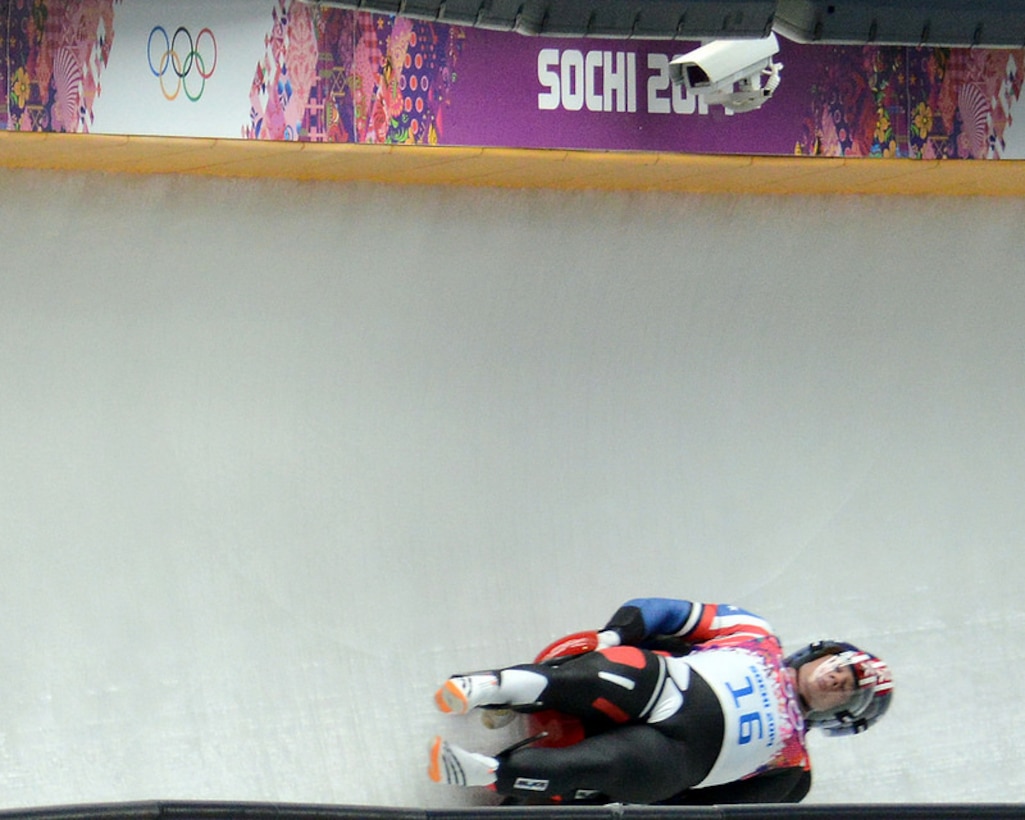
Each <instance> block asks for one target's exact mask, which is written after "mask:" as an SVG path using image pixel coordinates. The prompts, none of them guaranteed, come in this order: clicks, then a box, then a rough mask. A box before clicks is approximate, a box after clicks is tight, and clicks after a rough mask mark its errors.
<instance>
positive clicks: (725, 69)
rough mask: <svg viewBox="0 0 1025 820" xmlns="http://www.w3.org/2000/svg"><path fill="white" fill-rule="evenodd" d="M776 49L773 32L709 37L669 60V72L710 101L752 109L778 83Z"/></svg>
mask: <svg viewBox="0 0 1025 820" xmlns="http://www.w3.org/2000/svg"><path fill="white" fill-rule="evenodd" d="M778 52H779V41H778V40H777V39H776V35H775V34H770V35H769V36H768V37H765V38H763V39H761V40H713V41H712V42H710V43H706V44H705V45H703V46H701V47H700V48H696V49H694V50H693V51H689V52H687V53H686V54H684V55H683V56H682V57H677V58H676V59H675V60H673V61H672V62H671V63H670V64H669V76H670V78H671V79H672V81H673V82H674V83H676V84H677V85H683V86H685V87H686V89H687V93H688V94H691V93H693V94H696V95H698V96H701V97H703V98H704V100H705V102H706V103H708V104H710V105H715V104H719V105H722V106H723V107H725V108H726V109H728V110H730V111H736V112H741V111H752V110H754V109H755V108H760V107H761V106H762V105H763V104H764V103H765V102H766V101H767V100H768V99H769V98H770V97H771V96H772V93H773V92H774V91H775V90H776V88H777V86H779V72H780V71H781V70H782V68H783V64H782V63H775V62H773V61H772V58H773V57H774V56H775V55H776V54H777V53H778Z"/></svg>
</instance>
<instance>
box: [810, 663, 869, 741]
mask: <svg viewBox="0 0 1025 820" xmlns="http://www.w3.org/2000/svg"><path fill="white" fill-rule="evenodd" d="M866 671H867V670H866V669H865V668H864V655H863V653H860V652H840V653H837V654H835V655H826V656H825V657H824V658H822V661H821V663H818V664H816V665H815V666H814V668H813V669H810V670H809V672H810V674H809V676H808V680H807V684H806V694H805V699H806V700H807V702H808V706H809V711H808V714H807V716H806V717H807V719H808V720H809V721H811V722H813V723H815V722H821V721H826V720H830V719H833V718H843V717H849V718H857V717H858V716H859V715H860V714H861V713H862V712H863V711H864V710H865V708H866V707H867V706H868V704H869V702H870V701H871V700H872V694H873V692H874V691H875V676H874V675H870V674H866Z"/></svg>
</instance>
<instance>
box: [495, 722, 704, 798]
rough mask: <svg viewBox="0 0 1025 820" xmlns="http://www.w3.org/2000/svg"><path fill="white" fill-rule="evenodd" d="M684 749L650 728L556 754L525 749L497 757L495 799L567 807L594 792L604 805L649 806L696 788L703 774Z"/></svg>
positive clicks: (627, 729)
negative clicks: (547, 802) (608, 802)
mask: <svg viewBox="0 0 1025 820" xmlns="http://www.w3.org/2000/svg"><path fill="white" fill-rule="evenodd" d="M693 757H694V755H693V754H692V753H691V752H690V749H689V747H688V744H686V743H684V742H682V741H679V740H673V739H671V738H669V737H666V735H664V734H662V732H660V731H659V730H658V729H656V728H654V727H653V726H650V725H645V724H637V725H631V726H623V727H620V728H617V729H613V730H610V731H608V732H604V733H602V734H599V735H594V736H592V737H589V738H586V739H584V740H582V741H581V742H580V743H577V744H575V745H573V746H566V747H564V748H558V749H548V748H533V747H527V748H522V749H517V750H515V751H513V752H511V753H509V754H508V755H505V756H499V758H498V768H497V771H496V775H497V780H496V782H495V788H496V790H497V791H498V792H499V793H500V794H505V795H514V796H519V797H528V798H538V797H541V798H547V799H556V800H561V801H564V802H566V803H571V802H572V801H574V800H576V799H579V798H581V797H583V796H586V795H587V794H588V793H590V792H599V793H601V794H603V795H605V796H606V797H607V798H608V799H609V800H614V801H618V802H625V803H651V802H654V801H656V800H664V799H666V798H669V797H671V796H673V795H674V794H677V793H679V792H680V791H682V790H684V789H688V788H690V787H691V786H693V785H695V784H696V783H697V782H699V779H700V778H701V777H702V776H703V773H704V772H705V771H706V770H707V764H706V762H705V761H703V760H695V759H692V758H693Z"/></svg>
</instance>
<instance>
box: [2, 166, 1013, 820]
mask: <svg viewBox="0 0 1025 820" xmlns="http://www.w3.org/2000/svg"><path fill="white" fill-rule="evenodd" d="M0 183H2V190H3V198H2V203H0V248H2V250H3V256H4V272H3V274H2V276H0V340H2V348H0V349H2V367H0V392H2V395H3V396H4V399H3V402H2V403H0V453H2V458H0V481H2V486H3V492H2V493H0V554H2V557H3V572H2V573H0V612H2V617H0V653H2V658H3V663H2V666H3V669H4V675H3V685H2V696H0V793H2V794H3V798H2V802H3V804H4V806H5V807H8V808H10V807H20V806H35V805H51V804H64V803H78V802H91V801H125V800H142V799H157V798H166V799H217V800H221V799H224V800H273V801H310V802H328V803H351V804H380V805H391V806H413V805H421V806H445V805H460V804H463V803H467V802H472V801H473V800H480V799H482V800H484V801H485V802H486V800H487V799H486V798H481V797H480V795H469V794H467V793H464V792H457V791H450V790H448V789H445V788H441V787H435V786H433V785H432V784H430V783H428V782H427V780H426V777H425V774H424V762H425V761H424V756H425V749H426V743H427V740H428V738H429V737H430V736H431V735H432V734H433V733H435V732H437V731H439V730H444V731H446V732H447V733H449V734H450V735H451V736H453V737H455V738H458V739H461V740H463V741H465V742H467V743H469V744H471V745H474V746H476V747H478V748H481V749H485V750H495V749H497V748H499V747H500V746H501V745H503V744H504V743H505V742H507V740H508V739H509V737H510V734H511V733H510V732H508V731H506V732H502V733H498V735H494V734H489V733H488V732H486V731H485V730H484V729H483V728H482V727H481V726H479V724H477V723H476V722H475V721H474V720H461V721H458V720H457V721H453V720H451V719H449V720H445V719H443V718H442V716H440V715H437V714H435V712H434V711H433V709H432V705H431V700H430V696H431V693H432V692H433V689H434V687H435V686H436V684H437V682H438V681H439V680H440V679H441V678H443V677H444V676H446V675H447V674H449V673H450V672H454V671H459V670H466V669H468V668H477V667H481V666H488V665H496V664H502V663H509V662H514V661H519V660H524V659H526V658H528V657H529V656H531V655H533V653H534V651H535V650H536V649H538V648H539V647H540V646H541V645H543V644H544V643H546V642H547V641H548V640H549V639H551V638H553V637H555V636H556V635H558V634H561V633H564V632H567V631H570V630H575V629H579V628H585V627H590V626H597V625H600V624H601V623H602V622H603V620H604V618H605V617H606V616H607V615H608V614H610V613H611V611H612V610H613V609H614V608H615V606H616V605H617V604H618V603H619V602H620V601H621V600H623V599H625V598H627V597H631V596H635V595H671V596H681V597H693V598H697V599H702V600H712V601H728V602H736V603H739V604H742V605H745V606H747V607H748V608H751V609H753V610H756V611H758V612H760V613H762V614H764V615H765V616H767V617H768V618H769V619H770V620H771V621H772V622H773V623H774V625H775V626H776V627H777V628H778V630H779V631H780V632H781V634H782V635H783V637H784V639H785V641H786V643H787V644H788V645H789V646H791V647H796V646H798V645H799V644H801V643H802V642H806V641H809V640H811V639H813V638H817V637H831V636H837V637H842V638H845V639H848V640H852V641H855V642H859V643H863V644H864V645H866V646H868V647H870V648H872V649H873V650H875V651H877V652H879V653H880V654H882V655H884V656H885V657H886V658H887V659H888V660H890V662H891V663H892V665H893V668H894V670H895V673H896V675H897V682H898V692H897V697H896V701H895V706H894V708H893V710H892V713H891V714H890V715H889V716H888V718H887V720H886V721H885V722H884V723H883V724H881V725H880V726H879V727H878V728H877V729H874V730H873V731H872V732H870V733H869V734H868V735H865V736H862V737H858V738H854V739H846V740H827V739H825V738H818V737H816V738H815V739H814V742H813V746H812V751H813V755H814V761H815V764H816V785H815V787H814V789H813V792H812V795H811V798H810V799H812V800H815V801H818V802H836V801H875V802H878V801H883V802H887V801H983V800H985V801H1003V800H1022V799H1023V797H1025V773H1023V771H1022V767H1021V766H1020V759H1021V755H1022V751H1023V749H1022V740H1021V733H1020V731H1019V730H1018V728H1016V727H1017V726H1018V724H1019V723H1020V715H1019V714H1018V708H1017V706H1016V705H1015V704H1016V703H1017V700H1018V699H1017V697H1016V691H1017V682H1016V681H1017V678H1018V677H1019V675H1018V672H1019V669H1018V667H1019V666H1020V663H1021V660H1022V656H1023V653H1025V650H1022V648H1021V646H1022V643H1021V639H1020V636H1021V630H1022V626H1023V624H1025V617H1023V614H1022V613H1023V607H1022V604H1021V580H1020V579H1021V573H1022V560H1023V559H1022V558H1021V554H1022V553H1021V549H1022V546H1023V543H1022V542H1023V540H1025V505H1023V504H1022V487H1023V483H1022V476H1023V474H1025V436H1023V433H1022V419H1023V418H1025V357H1023V350H1025V323H1023V317H1025V278H1023V277H1022V275H1021V257H1022V252H1023V249H1025V239H1023V238H1022V233H1021V225H1022V224H1023V220H1025V204H1023V203H1022V202H1021V201H1019V200H996V199H994V200H987V199H970V200H968V199H959V200H945V199H922V200H918V199H907V198H894V199H873V198H820V199H782V198H778V199H777V198H731V197H714V196H711V197H697V196H693V197H690V196H666V195H651V194H615V193H554V192H537V191H503V192H499V191H488V190H466V189H441V188H439V189H416V188H386V187H374V186H370V185H351V186H332V185H321V184H290V183H278V182H262V181H218V180H210V179H195V178H174V177H128V176H98V175H97V176H85V175H82V176H79V175H69V174H63V173H44V172H18V171H0Z"/></svg>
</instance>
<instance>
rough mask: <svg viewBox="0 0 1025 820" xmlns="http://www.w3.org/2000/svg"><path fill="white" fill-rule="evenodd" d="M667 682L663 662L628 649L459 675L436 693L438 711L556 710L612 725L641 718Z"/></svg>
mask: <svg viewBox="0 0 1025 820" xmlns="http://www.w3.org/2000/svg"><path fill="white" fill-rule="evenodd" d="M665 680H666V667H665V660H664V658H662V657H661V656H660V655H656V654H655V653H653V652H648V651H646V650H643V649H638V648H637V647H633V646H617V647H612V648H609V649H602V650H599V651H597V652H588V653H585V654H583V655H578V656H576V657H573V658H569V659H567V660H565V661H562V662H561V663H558V664H555V665H548V664H521V665H519V666H512V667H508V668H506V669H502V670H497V671H495V672H480V673H474V674H471V675H459V676H456V677H453V678H450V679H449V680H448V681H446V682H445V683H444V684H443V685H442V687H441V688H440V689H439V690H438V692H437V694H436V695H435V702H436V703H437V705H438V708H439V709H440V710H441V711H443V712H447V713H452V714H463V713H465V712H466V711H468V710H469V709H472V708H474V707H477V706H497V705H503V706H513V707H526V708H542V709H557V710H558V711H560V712H564V713H565V714H568V715H573V716H574V717H580V718H584V719H595V720H601V721H604V722H609V721H611V722H612V723H614V724H621V723H627V722H629V721H632V720H643V719H644V718H645V717H646V715H647V713H648V712H649V711H650V709H651V707H652V705H653V702H654V699H655V697H656V696H657V695H658V694H659V693H660V692H661V691H662V687H663V684H664V683H665Z"/></svg>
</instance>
